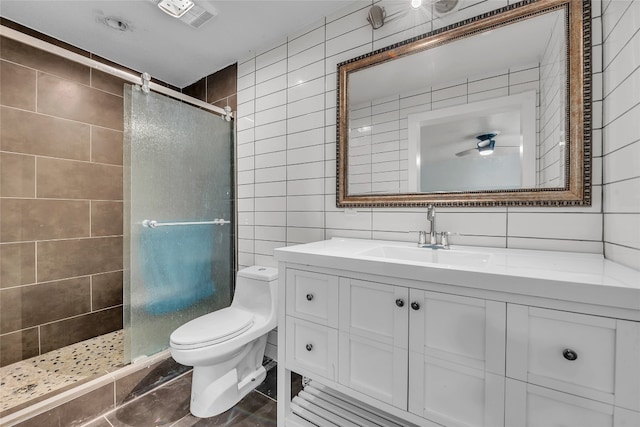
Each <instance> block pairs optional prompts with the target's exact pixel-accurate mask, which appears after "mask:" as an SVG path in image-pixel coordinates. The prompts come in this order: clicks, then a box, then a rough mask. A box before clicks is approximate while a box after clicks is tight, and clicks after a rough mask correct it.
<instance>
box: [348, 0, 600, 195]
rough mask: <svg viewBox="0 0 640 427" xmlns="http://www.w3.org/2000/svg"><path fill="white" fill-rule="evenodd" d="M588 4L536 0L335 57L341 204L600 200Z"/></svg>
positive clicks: (570, 0)
mask: <svg viewBox="0 0 640 427" xmlns="http://www.w3.org/2000/svg"><path fill="white" fill-rule="evenodd" d="M590 36H591V32H590V1H589V0H537V1H536V0H530V1H524V2H520V3H517V4H514V5H510V6H507V7H503V8H501V9H497V10H495V11H491V12H488V13H485V14H483V15H480V16H476V17H474V18H471V19H467V20H465V21H462V22H459V23H456V24H453V25H450V26H447V27H444V28H441V29H438V30H435V31H432V32H430V33H427V34H423V35H420V36H418V37H415V38H413V39H409V40H406V41H403V42H400V43H397V44H395V45H393V46H389V47H387V48H384V49H380V50H378V51H375V52H372V53H369V54H366V55H362V56H359V57H356V58H353V59H350V60H348V61H345V62H343V63H340V64H338V109H337V115H338V117H337V200H336V204H337V206H338V207H380V206H425V205H430V204H434V205H443V206H522V205H538V206H556V205H564V206H569V205H590V204H591V38H590Z"/></svg>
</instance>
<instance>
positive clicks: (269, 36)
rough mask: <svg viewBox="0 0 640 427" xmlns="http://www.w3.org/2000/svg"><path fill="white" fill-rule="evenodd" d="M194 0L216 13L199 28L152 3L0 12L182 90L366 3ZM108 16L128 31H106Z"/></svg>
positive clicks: (82, 2)
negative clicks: (351, 4)
mask: <svg viewBox="0 0 640 427" xmlns="http://www.w3.org/2000/svg"><path fill="white" fill-rule="evenodd" d="M194 1H195V3H196V5H197V6H199V7H201V8H203V9H205V10H206V11H208V12H210V13H212V14H213V15H215V16H214V17H213V18H212V19H211V20H209V21H208V22H206V23H205V24H203V25H202V26H201V27H199V28H193V27H191V26H189V25H188V24H186V23H185V22H182V21H181V20H179V19H176V18H173V17H171V16H169V15H167V14H165V13H163V12H162V11H161V10H160V9H159V8H158V6H157V4H156V3H157V2H158V0H155V1H154V0H110V1H97V0H44V1H43V0H29V1H26V0H1V1H0V16H2V17H4V18H7V19H9V20H12V21H14V22H17V23H19V24H22V25H24V26H26V27H29V28H32V29H34V30H37V31H39V32H41V33H44V34H47V35H49V36H52V37H54V38H56V39H58V40H62V41H64V42H66V43H69V44H72V45H74V46H77V47H79V48H81V49H84V50H87V51H90V52H93V53H95V54H97V55H99V56H102V57H104V58H107V59H109V60H111V61H113V62H116V63H119V64H121V65H125V66H127V67H129V68H132V69H134V70H137V71H139V72H147V73H149V74H151V76H152V77H155V78H157V79H160V80H162V81H165V82H167V83H170V84H172V85H174V86H178V87H181V88H182V87H185V86H188V85H190V84H191V83H194V82H195V81H197V80H199V79H200V78H202V77H204V76H207V75H209V74H211V73H213V72H215V71H218V70H220V69H222V68H224V67H226V66H228V65H230V64H233V63H235V62H237V61H238V60H242V59H244V58H247V57H249V56H250V55H252V54H254V53H255V52H260V51H261V50H264V49H267V48H269V47H271V46H274V45H275V44H276V43H278V42H279V41H283V40H285V37H287V36H288V35H290V34H295V33H296V32H299V31H301V30H303V29H304V28H306V27H307V26H309V25H311V24H313V23H314V22H317V21H318V20H319V19H322V18H323V17H324V16H327V15H331V14H332V13H334V12H335V11H337V10H340V9H342V8H344V7H346V6H348V5H349V4H350V3H353V2H354V1H358V2H361V3H363V5H367V4H370V2H371V0H284V1H271V0H261V1H260V0H257V1H249V0H223V1H210V0H194ZM107 17H114V18H115V20H116V22H117V21H121V22H123V23H125V24H126V25H127V30H126V31H119V30H116V29H112V28H109V27H108V26H107V25H105V23H104V20H105V18H107Z"/></svg>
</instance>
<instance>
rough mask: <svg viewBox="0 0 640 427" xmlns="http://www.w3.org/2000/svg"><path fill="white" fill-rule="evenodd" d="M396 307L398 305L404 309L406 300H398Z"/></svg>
mask: <svg viewBox="0 0 640 427" xmlns="http://www.w3.org/2000/svg"><path fill="white" fill-rule="evenodd" d="M396 305H397V306H398V307H404V300H403V299H402V298H398V299H397V300H396Z"/></svg>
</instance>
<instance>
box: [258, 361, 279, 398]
mask: <svg viewBox="0 0 640 427" xmlns="http://www.w3.org/2000/svg"><path fill="white" fill-rule="evenodd" d="M277 379H278V369H277V367H273V368H272V369H269V370H268V371H267V376H266V377H265V379H264V381H263V382H262V383H261V384H260V385H259V386H258V387H256V390H257V391H259V392H260V393H262V394H264V395H266V396H267V397H270V398H272V399H277V398H278V384H277Z"/></svg>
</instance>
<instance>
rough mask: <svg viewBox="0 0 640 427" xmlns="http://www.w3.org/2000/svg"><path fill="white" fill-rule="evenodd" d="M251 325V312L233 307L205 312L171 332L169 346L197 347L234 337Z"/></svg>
mask: <svg viewBox="0 0 640 427" xmlns="http://www.w3.org/2000/svg"><path fill="white" fill-rule="evenodd" d="M252 325H253V314H251V313H250V312H248V311H244V310H239V309H237V308H233V307H227V308H223V309H222V310H218V311H214V312H213V313H209V314H205V315H204V316H200V317H198V318H196V319H193V320H191V321H190V322H187V323H185V324H184V325H182V326H180V327H179V328H178V329H176V330H175V331H173V333H172V334H171V338H170V341H171V346H172V347H176V348H177V347H181V348H199V347H205V346H208V345H212V344H218V343H221V342H224V341H227V340H230V339H231V338H233V337H236V336H238V335H240V334H241V333H243V332H244V331H246V330H247V329H249V328H250V327H251V326H252Z"/></svg>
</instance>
